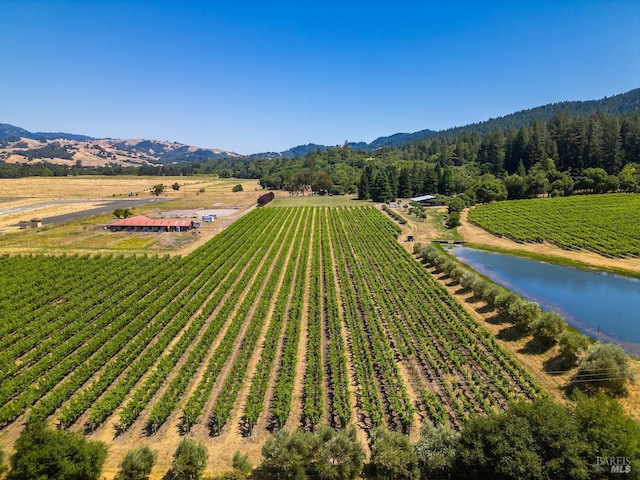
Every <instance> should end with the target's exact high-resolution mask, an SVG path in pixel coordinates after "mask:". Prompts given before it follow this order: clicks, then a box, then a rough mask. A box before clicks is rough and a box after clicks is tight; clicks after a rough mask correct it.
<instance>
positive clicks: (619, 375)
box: [415, 244, 634, 395]
mask: <svg viewBox="0 0 640 480" xmlns="http://www.w3.org/2000/svg"><path fill="white" fill-rule="evenodd" d="M415 253H417V254H418V255H420V257H422V259H423V260H425V261H426V262H428V263H429V264H431V265H433V266H435V267H436V268H438V269H439V270H441V271H443V272H445V273H447V275H449V277H450V278H451V279H452V280H454V281H456V282H458V283H459V284H460V285H461V286H462V287H463V288H465V289H468V290H470V291H472V292H473V294H474V295H475V296H476V297H478V298H479V299H482V300H484V301H485V302H486V303H487V305H488V306H489V307H490V308H493V309H495V310H497V312H498V313H499V314H500V316H501V318H502V319H503V320H505V321H507V322H509V323H512V324H513V325H514V326H515V327H517V328H518V329H519V330H520V331H521V332H522V333H523V334H532V335H533V337H534V338H535V339H536V340H537V341H538V344H539V346H540V347H541V348H542V349H548V348H550V347H551V346H552V345H554V344H556V343H558V344H559V349H560V355H561V357H562V359H563V360H564V361H565V363H566V365H567V366H569V367H572V366H575V365H576V364H577V365H578V369H577V372H576V374H575V376H574V378H573V380H572V385H573V386H574V387H578V388H579V389H582V390H585V391H604V392H607V393H609V394H613V395H621V394H623V393H624V392H625V391H626V387H627V385H628V382H633V381H634V376H633V371H632V369H631V363H630V360H629V355H627V354H626V353H625V351H624V350H623V349H622V348H621V347H619V346H618V345H614V344H603V343H599V342H598V343H595V344H593V342H592V341H591V339H590V338H589V337H587V336H586V335H583V334H582V333H580V332H577V331H575V330H571V329H569V328H568V327H567V324H566V323H565V321H564V319H563V318H562V317H561V316H560V315H558V314H557V313H555V312H549V311H543V310H542V309H541V308H540V306H539V305H538V304H537V303H535V302H531V301H529V300H526V299H524V298H522V297H520V296H519V295H517V294H515V293H513V292H511V291H509V290H507V289H505V288H502V287H500V286H498V285H496V284H495V283H493V282H491V281H489V280H487V279H485V278H483V277H481V276H480V275H478V274H476V273H474V272H472V271H470V270H467V269H466V268H464V267H463V266H462V265H461V264H459V263H458V262H457V261H455V260H454V259H452V258H451V257H450V256H449V255H447V254H446V253H444V252H443V251H442V250H440V249H438V248H437V247H435V246H432V245H430V246H426V247H422V246H420V245H418V244H417V245H416V246H415Z"/></svg>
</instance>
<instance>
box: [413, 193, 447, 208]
mask: <svg viewBox="0 0 640 480" xmlns="http://www.w3.org/2000/svg"><path fill="white" fill-rule="evenodd" d="M411 201H412V202H418V203H419V204H420V205H422V206H423V207H435V206H440V205H444V200H442V199H440V198H438V197H436V196H435V195H422V196H421V197H415V198H412V199H411Z"/></svg>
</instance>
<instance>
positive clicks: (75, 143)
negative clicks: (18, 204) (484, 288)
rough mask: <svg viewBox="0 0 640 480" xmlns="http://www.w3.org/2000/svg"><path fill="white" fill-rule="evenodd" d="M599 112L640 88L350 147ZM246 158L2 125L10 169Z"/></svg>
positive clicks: (637, 107) (635, 96)
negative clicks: (43, 164) (17, 166)
mask: <svg viewBox="0 0 640 480" xmlns="http://www.w3.org/2000/svg"><path fill="white" fill-rule="evenodd" d="M598 110H600V111H602V112H603V113H605V114H607V115H612V114H627V113H634V112H640V88H637V89H634V90H631V91H629V92H627V93H623V94H619V95H614V96H612V97H605V98H602V99H599V100H588V101H567V102H560V103H553V104H548V105H543V106H540V107H535V108H531V109H527V110H521V111H518V112H515V113H512V114H510V115H506V116H503V117H498V118H491V119H489V120H486V121H483V122H479V123H474V124H470V125H465V126H461V127H453V128H449V129H447V130H440V131H434V130H428V129H426V130H421V131H419V132H414V133H396V134H393V135H390V136H385V137H379V138H377V139H375V140H374V141H373V142H371V143H366V142H350V143H347V145H348V146H350V147H352V148H354V149H361V150H369V151H373V150H377V149H379V148H383V147H397V146H400V145H403V144H407V143H414V142H420V141H424V140H432V139H437V138H450V137H453V136H455V135H459V134H462V133H465V132H477V133H478V134H480V135H484V134H486V133H488V132H490V131H493V130H507V129H508V128H516V129H517V128H520V127H522V126H523V125H528V124H530V123H531V122H532V121H534V120H544V121H548V120H549V119H550V118H551V117H552V116H553V115H555V114H557V113H558V112H563V113H566V114H569V115H573V116H588V115H591V114H592V113H594V112H596V111H598ZM327 148H330V146H327V145H317V144H313V143H310V144H307V145H299V146H296V147H292V148H290V149H288V150H285V151H283V152H262V153H255V154H252V155H248V156H249V157H265V158H293V157H296V156H304V155H306V154H307V153H309V152H311V151H314V150H324V149H327ZM241 156H242V155H239V154H237V153H235V152H229V151H225V150H218V149H210V148H200V147H194V146H189V145H184V144H181V143H177V142H168V141H158V140H144V139H138V140H131V139H128V140H122V139H111V138H104V139H97V138H92V137H89V136H86V135H79V134H74V133H63V132H55V133H54V132H35V133H33V132H29V131H27V130H25V129H23V128H20V127H16V126H13V125H9V124H0V161H4V162H7V163H22V162H25V161H34V160H35V161H48V162H51V163H60V164H68V165H83V166H103V165H111V164H120V165H123V166H137V165H142V164H153V165H159V164H171V163H178V162H191V161H204V160H211V159H219V158H229V157H241Z"/></svg>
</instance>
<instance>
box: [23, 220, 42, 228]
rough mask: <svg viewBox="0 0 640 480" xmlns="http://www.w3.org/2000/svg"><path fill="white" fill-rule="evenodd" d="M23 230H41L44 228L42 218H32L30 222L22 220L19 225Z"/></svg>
mask: <svg viewBox="0 0 640 480" xmlns="http://www.w3.org/2000/svg"><path fill="white" fill-rule="evenodd" d="M18 225H19V226H20V228H21V229H25V228H40V227H41V226H42V219H40V218H32V219H31V220H29V221H26V220H22V221H21V222H20V223H19V224H18Z"/></svg>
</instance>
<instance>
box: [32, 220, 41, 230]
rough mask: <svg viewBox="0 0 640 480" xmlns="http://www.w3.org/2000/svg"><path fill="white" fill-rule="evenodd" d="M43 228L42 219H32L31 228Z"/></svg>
mask: <svg viewBox="0 0 640 480" xmlns="http://www.w3.org/2000/svg"><path fill="white" fill-rule="evenodd" d="M41 226H42V219H41V218H32V219H31V228H40V227H41Z"/></svg>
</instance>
